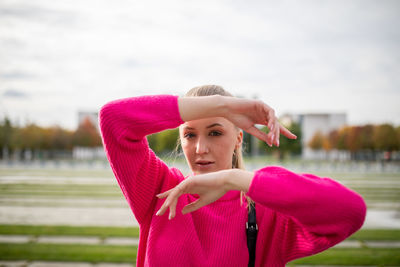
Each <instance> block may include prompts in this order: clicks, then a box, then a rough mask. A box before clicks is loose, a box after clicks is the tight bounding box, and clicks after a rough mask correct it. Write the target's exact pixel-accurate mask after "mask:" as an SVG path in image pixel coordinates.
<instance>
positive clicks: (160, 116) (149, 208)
mask: <svg viewBox="0 0 400 267" xmlns="http://www.w3.org/2000/svg"><path fill="white" fill-rule="evenodd" d="M181 123H183V121H182V119H181V117H180V114H179V108H178V96H172V95H149V96H140V97H130V98H125V99H118V100H114V101H111V102H108V103H106V104H105V105H104V106H102V107H101V109H100V112H99V124H100V131H101V136H102V141H103V145H104V149H105V151H106V155H107V158H108V160H109V162H110V165H111V168H112V170H113V173H114V175H115V177H116V179H117V181H118V184H119V186H120V188H121V190H122V192H123V194H124V196H125V198H126V200H127V201H128V204H129V206H130V208H131V209H132V211H133V213H134V214H135V217H136V219H137V220H138V222H139V224H141V223H143V222H144V221H146V220H148V219H150V217H151V215H152V214H153V211H154V208H155V203H156V197H155V195H156V194H158V193H160V192H161V191H163V189H165V188H170V187H172V186H173V185H175V184H176V183H177V179H178V177H179V175H180V176H182V174H181V173H180V171H179V170H177V169H175V168H169V167H168V166H167V165H166V164H165V163H164V162H163V161H162V160H160V159H159V158H158V157H157V156H156V155H155V154H154V152H153V151H152V150H151V149H150V148H149V146H148V141H147V138H146V135H149V134H152V133H156V132H160V131H162V130H166V129H171V128H176V127H177V126H179V125H180V124H181Z"/></svg>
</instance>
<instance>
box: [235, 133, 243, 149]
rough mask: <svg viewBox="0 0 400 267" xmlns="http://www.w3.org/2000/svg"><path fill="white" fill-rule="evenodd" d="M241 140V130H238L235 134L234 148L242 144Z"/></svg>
mask: <svg viewBox="0 0 400 267" xmlns="http://www.w3.org/2000/svg"><path fill="white" fill-rule="evenodd" d="M242 142H243V131H242V130H239V132H238V134H237V139H236V146H235V149H237V148H239V147H240V146H241V145H242Z"/></svg>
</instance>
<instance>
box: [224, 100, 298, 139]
mask: <svg viewBox="0 0 400 267" xmlns="http://www.w3.org/2000/svg"><path fill="white" fill-rule="evenodd" d="M224 98H225V99H224V100H226V111H225V113H224V117H225V118H226V119H227V120H229V121H231V122H232V123H233V124H235V125H236V126H237V127H239V128H241V129H243V130H244V131H246V132H248V133H249V134H251V135H254V136H255V137H257V138H258V139H260V140H261V141H264V142H266V143H267V144H268V145H269V146H272V145H273V144H275V145H276V146H279V135H280V134H283V135H284V136H286V137H287V138H290V139H296V138H297V136H296V135H294V134H293V133H291V132H290V131H289V130H288V129H286V128H285V127H284V126H282V125H281V124H280V123H279V121H278V118H277V117H276V116H275V111H274V109H272V108H271V107H270V106H268V105H267V104H265V103H264V102H263V101H261V100H254V99H243V98H236V97H224ZM256 124H261V125H266V126H267V127H268V129H269V133H268V134H267V133H265V132H263V131H261V130H260V129H258V128H257V127H256V126H255V125H256Z"/></svg>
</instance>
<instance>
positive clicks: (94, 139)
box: [72, 118, 102, 147]
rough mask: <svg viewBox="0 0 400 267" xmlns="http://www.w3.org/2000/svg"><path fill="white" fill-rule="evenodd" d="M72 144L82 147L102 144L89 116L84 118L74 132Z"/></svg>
mask: <svg viewBox="0 0 400 267" xmlns="http://www.w3.org/2000/svg"><path fill="white" fill-rule="evenodd" d="M72 144H73V145H74V146H84V147H96V146H102V142H101V137H100V135H99V133H98V131H97V129H96V127H95V126H94V125H93V123H92V122H91V121H90V119H89V118H86V119H84V120H83V121H82V123H81V124H80V125H79V127H78V129H77V130H76V131H75V132H74V134H73V136H72Z"/></svg>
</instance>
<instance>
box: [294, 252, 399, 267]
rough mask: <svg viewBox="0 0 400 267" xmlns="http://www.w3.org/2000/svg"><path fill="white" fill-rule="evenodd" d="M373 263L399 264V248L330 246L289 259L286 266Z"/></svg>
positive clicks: (381, 264) (383, 264) (382, 264)
mask: <svg viewBox="0 0 400 267" xmlns="http://www.w3.org/2000/svg"><path fill="white" fill-rule="evenodd" d="M321 263H323V264H324V265H351V266H354V265H374V266H377V265H379V266H399V265H400V249H398V248H397V249H395V248H393V249H392V248H379V249H376V248H374V249H370V248H361V249H356V248H331V249H328V250H326V251H323V252H321V253H319V254H316V255H313V256H310V257H305V258H301V259H298V260H294V261H291V262H290V263H289V264H288V265H287V266H288V267H290V266H296V264H297V265H305V264H309V265H320V264H321Z"/></svg>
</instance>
